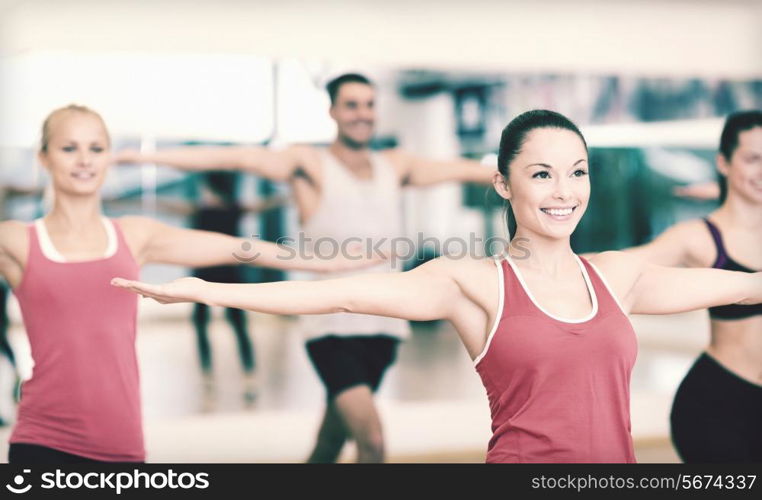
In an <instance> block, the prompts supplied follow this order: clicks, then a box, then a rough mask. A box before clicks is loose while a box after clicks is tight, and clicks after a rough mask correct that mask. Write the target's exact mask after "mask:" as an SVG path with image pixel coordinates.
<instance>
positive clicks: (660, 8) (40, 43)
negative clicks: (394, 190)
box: [0, 0, 762, 78]
mask: <svg viewBox="0 0 762 500" xmlns="http://www.w3.org/2000/svg"><path fill="white" fill-rule="evenodd" d="M4 4H5V12H4V13H2V21H0V22H1V23H2V25H0V33H2V35H0V36H2V38H3V39H2V45H3V48H4V49H5V50H6V51H10V52H11V53H16V54H18V53H20V52H24V51H32V50H39V49H50V48H57V49H75V50H83V51H92V50H130V51H134V50H139V51H165V52H166V51H191V52H233V53H244V54H255V55H260V56H276V57H290V56H295V57H300V58H330V59H331V60H342V61H350V62H354V63H357V62H360V63H362V64H391V65H401V66H422V67H450V68H479V69H490V70H500V71H509V70H510V71H513V70H518V71H535V70H537V71H554V72H564V71H573V72H595V73H611V72H616V73H620V74H621V73H629V74H637V75H642V76H646V75H665V76H669V75H697V76H698V75H702V76H722V77H738V78H749V77H759V76H762V57H761V55H762V54H761V52H762V30H760V29H759V26H760V21H762V2H758V1H753V0H693V1H688V0H612V1H603V0H597V1H596V0H578V1H562V0H545V1H536V2H534V1H524V0H513V1H511V0H503V1H495V0H472V1H468V2H464V1H460V2H455V1H441V0H440V1H435V0H421V1H417V2H409V1H403V0H385V1H381V0H323V1H319V2H314V1H309V0H281V1H279V2H273V1H271V0H257V1H248V2H244V1H234V0H217V1H208V0H206V1H197V2H187V1H178V0H158V1H153V2H149V1H138V2H135V1H133V2H124V1H113V0H101V1H92V0H91V1H82V0H79V1H78V0H67V1H65V2H61V1H55V0H26V1H23V2H21V1H7V0H6V1H5V2H4Z"/></svg>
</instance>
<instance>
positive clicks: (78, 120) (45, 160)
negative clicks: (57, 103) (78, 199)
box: [38, 110, 111, 196]
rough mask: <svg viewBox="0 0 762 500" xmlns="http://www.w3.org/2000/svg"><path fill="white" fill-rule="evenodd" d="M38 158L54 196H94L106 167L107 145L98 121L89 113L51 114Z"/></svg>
mask: <svg viewBox="0 0 762 500" xmlns="http://www.w3.org/2000/svg"><path fill="white" fill-rule="evenodd" d="M46 125H47V133H45V134H43V149H42V151H40V153H39V155H38V158H39V160H40V163H41V164H42V165H43V166H44V167H45V168H46V169H47V170H48V172H49V173H50V177H51V180H52V183H53V188H54V190H55V191H56V193H61V194H66V195H75V196H87V195H92V194H94V193H97V192H98V191H99V190H100V187H101V185H103V181H104V180H105V177H106V171H107V169H108V166H109V164H110V153H111V152H110V143H109V137H108V133H107V132H106V128H105V126H104V124H103V121H102V120H101V118H100V117H99V116H98V115H96V114H94V113H90V112H82V111H70V110H63V111H59V112H57V113H54V114H53V115H51V117H50V118H49V119H48V121H47V122H46Z"/></svg>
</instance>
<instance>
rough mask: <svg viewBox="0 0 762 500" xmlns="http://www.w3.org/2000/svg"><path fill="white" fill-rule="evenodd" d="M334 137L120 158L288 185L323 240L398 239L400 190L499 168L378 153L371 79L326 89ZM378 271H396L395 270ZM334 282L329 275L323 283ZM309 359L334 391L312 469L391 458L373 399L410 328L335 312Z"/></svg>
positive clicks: (317, 325)
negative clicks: (323, 141) (348, 445)
mask: <svg viewBox="0 0 762 500" xmlns="http://www.w3.org/2000/svg"><path fill="white" fill-rule="evenodd" d="M327 90H328V94H329V97H330V101H331V106H330V109H329V113H330V116H331V118H332V119H333V120H334V122H336V128H337V135H336V139H335V140H334V141H333V142H332V143H331V144H330V146H328V147H327V148H316V147H310V146H303V145H299V146H291V147H289V148H287V149H285V150H283V151H273V150H270V149H266V148H263V147H223V148H220V147H189V148H180V149H173V150H164V151H157V152H153V153H140V152H137V151H122V152H119V153H118V154H117V161H119V162H120V163H157V164H161V165H169V166H173V167H176V168H180V169H183V170H191V171H194V170H208V169H229V170H240V171H245V172H249V173H253V174H255V175H257V176H259V177H263V178H266V179H269V180H273V181H282V182H288V183H289V184H290V186H291V189H292V191H293V194H294V199H295V203H296V207H297V209H298V213H299V219H300V221H301V224H302V232H303V234H304V236H305V238H309V239H310V240H311V241H313V242H316V241H319V240H324V239H326V238H327V239H330V240H332V241H334V242H337V243H338V244H343V243H344V242H347V241H350V240H352V239H355V241H358V239H359V240H360V241H363V242H366V241H372V242H378V241H382V240H384V239H386V241H390V240H392V239H394V238H396V237H400V236H402V235H403V231H402V203H401V201H402V200H401V188H402V187H404V186H430V185H434V184H438V183H442V182H451V181H459V182H476V183H482V184H489V183H490V182H491V178H492V173H493V170H492V169H490V168H486V167H485V166H483V165H481V164H479V163H478V162H475V161H470V160H464V159H454V160H449V161H442V160H432V159H429V158H424V157H420V156H418V155H415V154H411V153H409V152H407V151H404V150H402V149H390V150H386V151H382V152H375V151H372V150H371V148H370V143H371V139H372V137H373V131H374V127H375V123H376V110H375V97H376V91H375V88H374V86H373V84H372V83H371V81H370V80H368V79H367V78H366V77H365V76H363V75H359V74H345V75H341V76H339V77H337V78H335V79H333V80H332V81H330V82H329V83H328V85H327ZM376 270H377V271H379V272H381V271H391V270H392V266H391V263H385V264H382V265H380V266H379V267H378V269H376ZM326 277H330V276H323V278H326ZM300 329H301V331H302V332H303V334H304V336H305V338H306V340H307V344H306V346H307V352H308V354H309V357H310V359H311V361H312V363H313V366H314V367H315V369H316V370H317V372H318V375H319V376H320V379H321V381H322V382H323V385H324V386H325V389H326V399H327V402H326V408H325V412H324V415H323V421H322V423H321V426H320V430H319V432H318V436H317V439H316V442H315V446H314V448H313V450H312V452H311V453H310V455H309V458H308V461H309V462H334V461H336V460H337V459H338V457H339V454H340V452H341V450H342V448H343V446H344V443H345V442H346V441H347V440H353V441H355V443H356V444H357V450H358V455H357V460H358V461H360V462H380V461H383V459H384V438H383V429H382V424H381V419H380V416H379V413H378V410H377V409H376V405H375V402H374V393H375V392H376V391H377V390H378V388H379V386H380V384H381V381H382V379H383V376H384V373H385V372H386V370H387V369H388V367H389V366H391V365H392V363H393V362H394V360H395V358H396V355H397V348H398V344H399V342H400V341H401V340H404V339H406V338H407V337H408V336H409V334H410V328H409V326H408V324H407V322H406V321H402V320H400V319H395V318H382V317H374V316H367V315H365V316H362V315H357V314H345V313H337V314H331V315H327V316H322V317H310V316H306V317H303V318H301V323H300Z"/></svg>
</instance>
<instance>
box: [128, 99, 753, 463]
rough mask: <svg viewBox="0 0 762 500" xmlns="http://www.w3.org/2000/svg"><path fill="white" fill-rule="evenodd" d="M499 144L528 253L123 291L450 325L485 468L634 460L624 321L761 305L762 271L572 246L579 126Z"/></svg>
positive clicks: (539, 124)
mask: <svg viewBox="0 0 762 500" xmlns="http://www.w3.org/2000/svg"><path fill="white" fill-rule="evenodd" d="M500 145H501V146H500V154H499V162H498V168H499V172H496V173H495V174H494V182H493V184H494V187H495V190H496V191H497V193H498V194H499V195H500V196H501V197H503V198H504V199H506V200H508V202H509V203H510V204H511V207H512V208H513V212H514V214H515V218H516V224H517V229H516V233H515V234H514V235H513V237H514V239H515V238H524V239H525V242H522V247H523V248H526V249H528V250H529V251H530V255H529V257H528V258H526V259H521V260H519V259H516V260H514V259H512V258H511V256H510V255H509V254H505V255H502V256H500V257H499V258H496V259H462V260H454V259H449V258H447V257H442V258H439V259H435V260H432V261H430V262H428V263H426V264H424V265H422V266H420V267H417V268H416V269H414V270H412V271H408V272H405V273H391V274H381V273H379V274H373V275H361V276H353V277H348V278H342V279H334V280H325V281H320V282H285V283H283V282H282V283H262V284H217V283H209V282H205V281H202V280H199V279H196V278H184V279H181V280H177V281H174V282H172V283H169V284H164V285H150V284H146V283H141V282H138V281H135V280H131V279H123V278H115V279H114V280H113V284H114V285H115V286H117V287H121V288H126V289H128V290H132V291H134V292H136V293H139V294H142V295H144V296H148V297H152V298H154V299H156V300H157V301H159V302H161V303H169V302H188V301H190V302H203V303H207V304H214V305H224V306H227V307H240V308H244V309H250V310H253V311H259V312H265V313H271V314H325V313H333V312H339V311H345V312H353V313H363V314H375V315H382V316H391V317H397V318H405V319H410V320H435V319H446V320H449V321H450V322H451V323H452V324H453V325H454V326H455V329H456V330H457V332H458V334H459V336H460V338H461V340H462V342H463V344H464V346H465V348H466V350H467V351H468V353H469V355H470V356H471V358H472V359H473V360H474V363H475V368H476V370H477V372H478V373H479V375H480V376H481V378H482V381H483V383H484V386H485V389H486V391H487V395H488V398H489V403H490V410H491V412H492V431H493V436H492V439H491V440H490V443H489V450H488V452H487V461H488V462H634V461H635V455H634V452H633V446H632V438H631V435H630V401H629V399H630V393H629V385H630V374H631V370H632V366H633V364H634V362H635V356H636V352H637V343H636V339H635V333H634V331H633V329H632V326H631V325H630V322H629V320H628V318H627V315H628V314H629V313H638V314H668V313H675V312H681V311H688V310H691V309H699V308H704V307H709V306H717V305H722V304H730V303H743V304H752V303H759V302H762V273H755V274H748V273H739V272H731V271H724V270H718V269H677V268H670V267H661V266H656V265H651V264H647V263H644V262H643V261H641V260H639V259H637V258H635V257H633V256H631V255H628V254H624V253H621V252H606V253H602V254H599V255H597V256H595V257H594V258H592V259H590V261H587V260H585V259H582V258H580V257H578V256H577V255H575V254H574V253H573V252H572V249H571V245H570V241H569V240H570V236H571V234H572V232H573V231H574V229H575V227H576V226H577V224H578V223H579V220H580V218H581V217H582V215H583V214H584V213H585V210H586V208H587V204H588V199H589V197H590V182H589V178H588V166H587V158H588V155H587V147H586V145H585V141H584V139H583V138H582V135H581V134H580V133H579V130H577V128H576V126H574V124H573V123H571V122H570V121H569V120H568V119H566V118H565V117H563V116H562V115H560V114H558V113H554V112H552V111H544V110H537V111H530V112H527V113H525V114H523V115H521V116H519V117H517V118H516V119H514V120H513V121H512V122H511V123H510V124H508V126H507V127H506V128H505V129H504V131H503V136H502V139H501V142H500ZM591 216H594V217H599V216H605V214H591Z"/></svg>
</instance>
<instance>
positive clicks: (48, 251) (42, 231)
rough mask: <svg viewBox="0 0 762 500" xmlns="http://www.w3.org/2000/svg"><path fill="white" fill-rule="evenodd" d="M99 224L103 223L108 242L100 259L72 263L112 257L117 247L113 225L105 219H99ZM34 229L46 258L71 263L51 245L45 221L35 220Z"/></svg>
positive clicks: (87, 260)
mask: <svg viewBox="0 0 762 500" xmlns="http://www.w3.org/2000/svg"><path fill="white" fill-rule="evenodd" d="M101 222H102V223H103V228H104V229H105V230H106V239H107V240H108V243H107V244H106V252H105V253H104V254H103V256H102V257H98V258H96V259H86V260H83V261H74V262H89V261H92V260H101V259H108V258H109V257H113V256H114V254H115V253H116V250H117V246H118V245H117V237H116V230H114V224H113V223H112V222H111V220H109V219H108V218H107V217H101ZM34 227H35V229H36V230H37V239H38V240H39V242H40V249H41V250H42V254H43V255H44V256H45V257H46V258H48V259H49V260H52V261H53V262H61V263H67V262H71V261H69V260H68V259H67V258H66V257H64V256H63V255H61V253H60V252H59V251H58V250H57V249H56V247H55V246H54V245H53V241H52V240H51V239H50V235H49V234H48V228H47V227H45V221H43V220H42V218H39V219H35V221H34Z"/></svg>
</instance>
